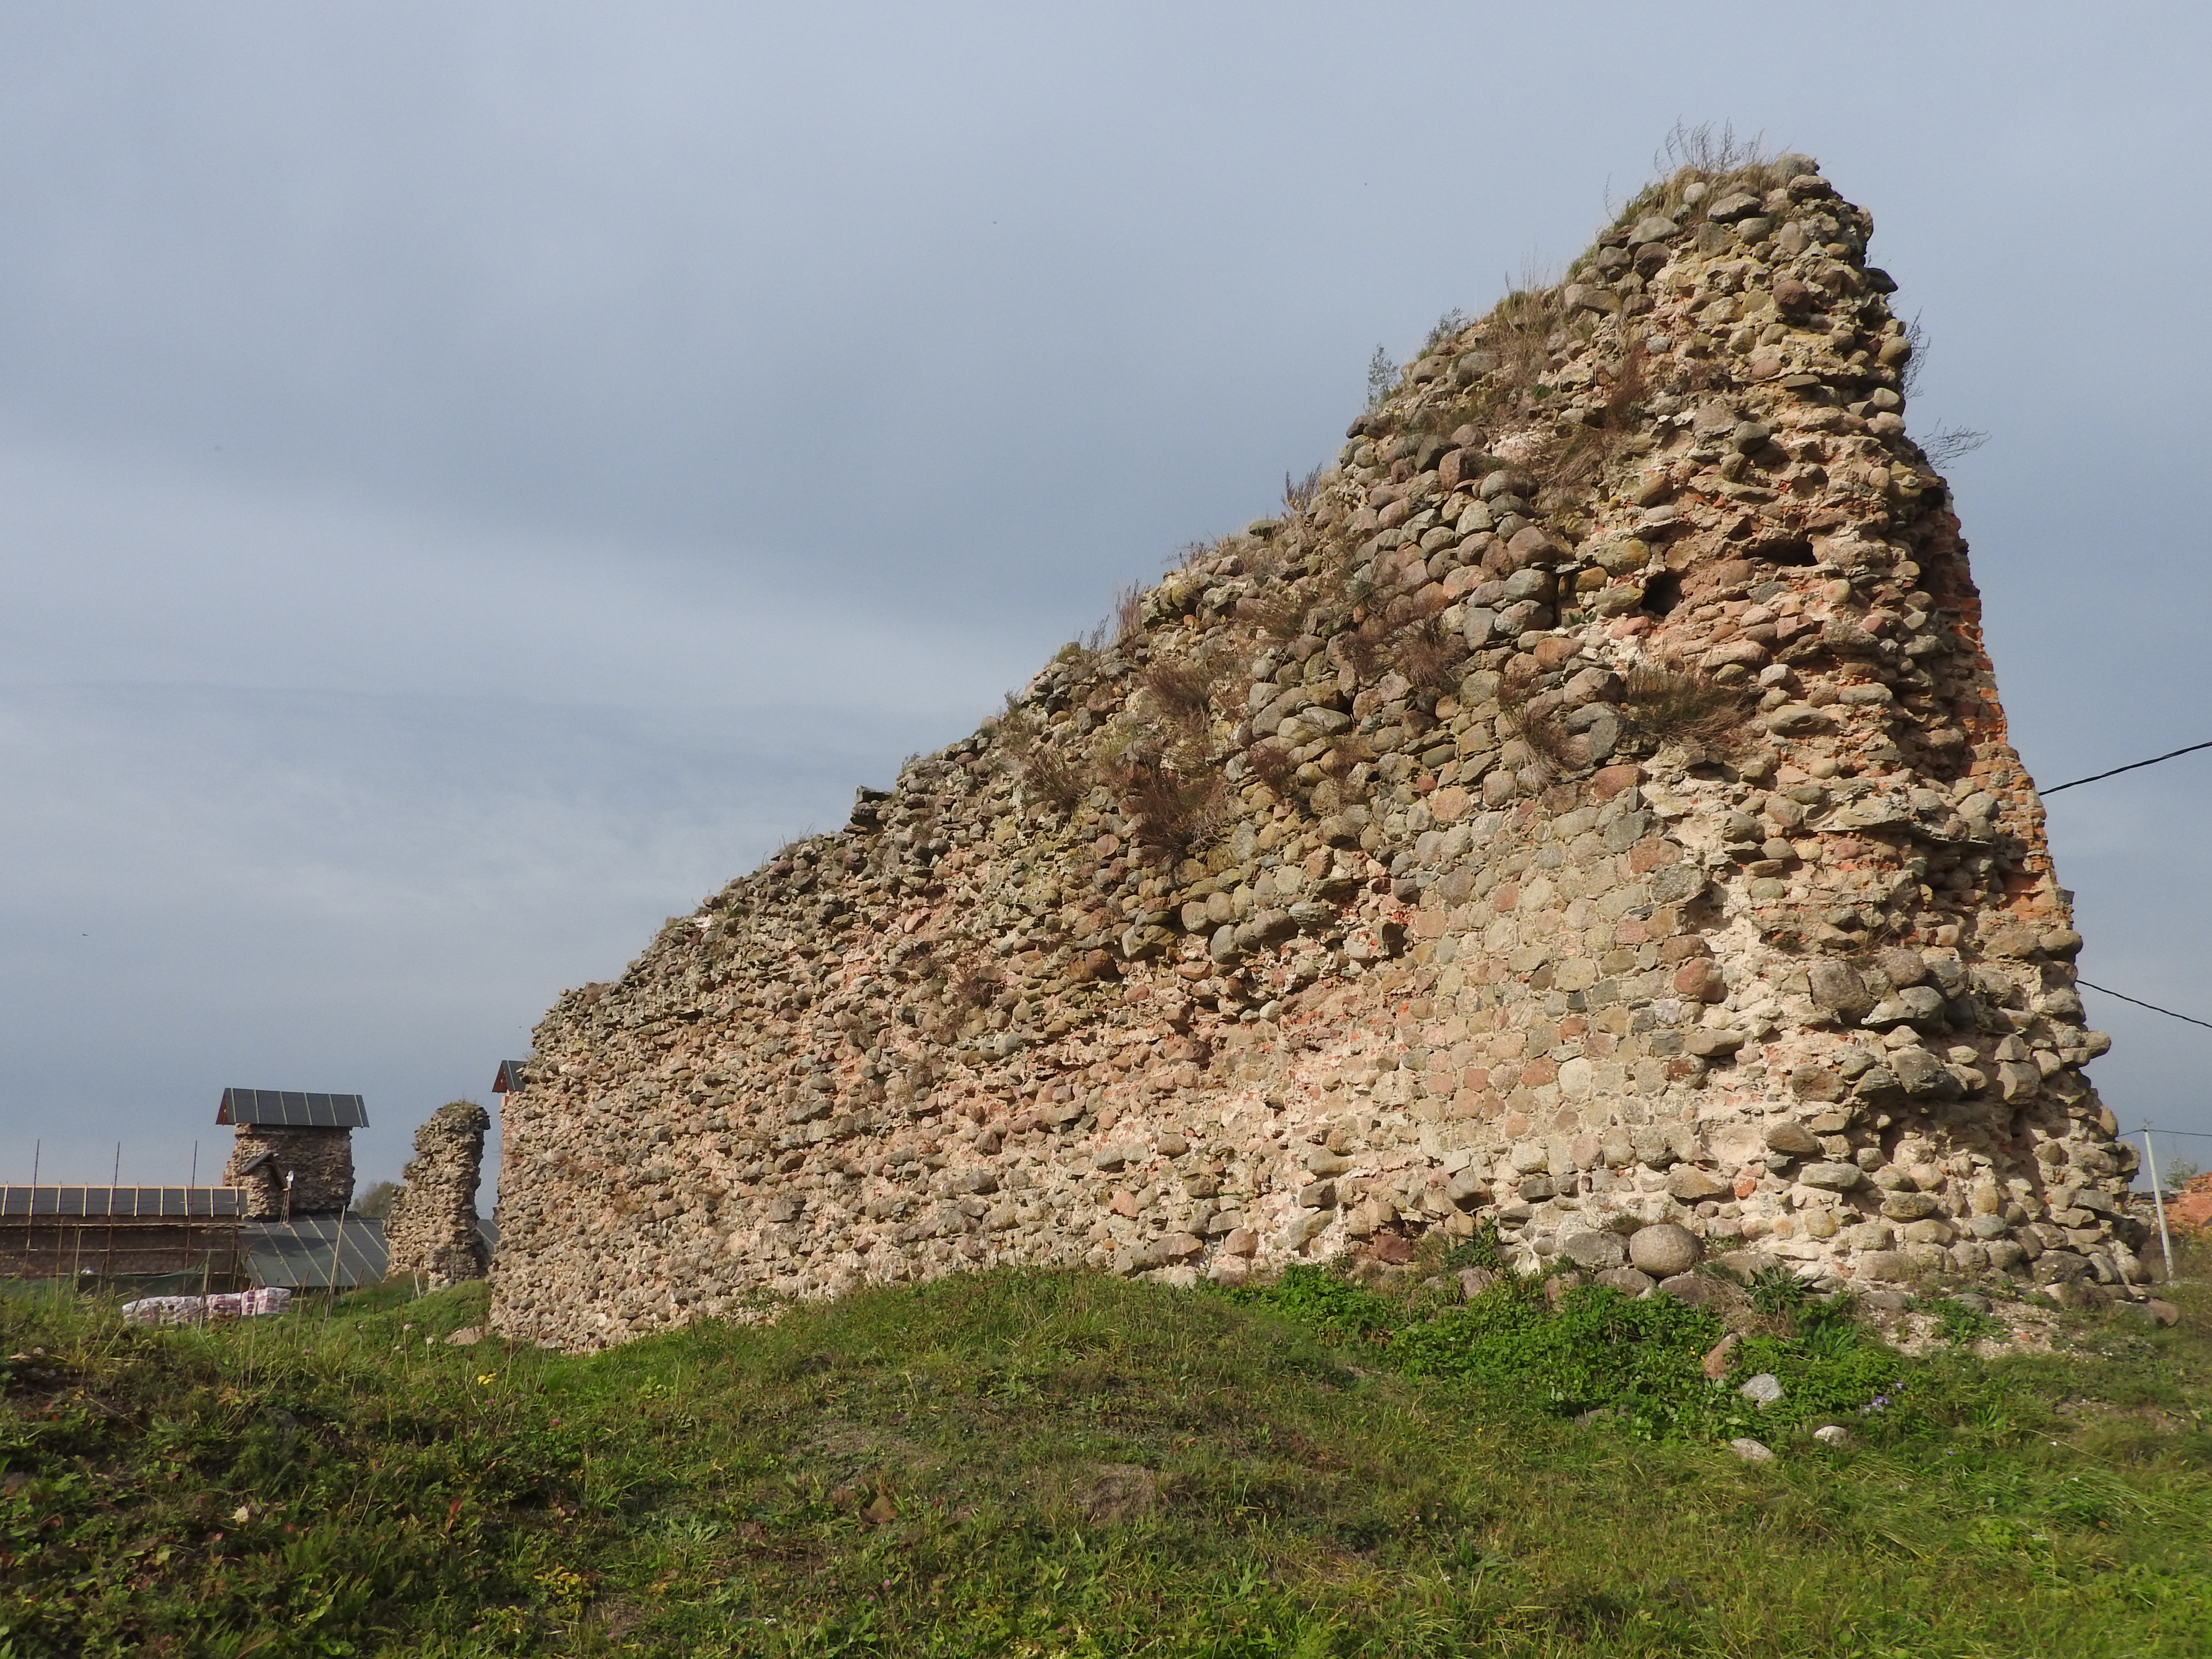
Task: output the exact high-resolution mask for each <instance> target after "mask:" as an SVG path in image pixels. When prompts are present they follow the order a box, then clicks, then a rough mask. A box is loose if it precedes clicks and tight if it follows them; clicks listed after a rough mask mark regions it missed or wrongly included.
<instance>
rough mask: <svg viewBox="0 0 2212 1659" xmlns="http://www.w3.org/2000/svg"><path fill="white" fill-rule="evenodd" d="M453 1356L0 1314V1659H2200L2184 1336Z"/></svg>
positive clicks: (371, 1334) (1503, 1297)
mask: <svg viewBox="0 0 2212 1659" xmlns="http://www.w3.org/2000/svg"><path fill="white" fill-rule="evenodd" d="M481 1317H482V1301H481V1291H479V1290H474V1289H471V1290H464V1291H451V1292H443V1293H441V1294H439V1295H436V1296H433V1297H425V1298H422V1299H421V1300H419V1301H412V1302H410V1301H406V1300H404V1297H402V1296H401V1295H400V1293H398V1292H397V1291H380V1292H371V1293H368V1294H366V1295H362V1296H356V1297H345V1298H342V1299H341V1300H340V1301H339V1302H338V1303H337V1304H335V1306H333V1307H331V1308H328V1309H317V1310H308V1311H307V1312H304V1313H302V1314H299V1315H295V1316H292V1317H289V1318H287V1319H284V1320H265V1321H256V1322H249V1323H247V1324H246V1325H243V1326H238V1327H231V1328H221V1329H214V1330H208V1331H171V1332H150V1333H149V1332H143V1331H137V1330H132V1329H128V1328H124V1327H122V1326H120V1325H119V1324H118V1323H117V1322H115V1321H114V1319H113V1318H112V1316H110V1315H106V1314H104V1313H102V1312H100V1311H99V1310H87V1309H80V1308H76V1307H70V1308H66V1309H61V1310H56V1309H53V1308H51V1307H45V1306H40V1305H35V1304H23V1303H20V1302H16V1303H7V1302H0V1342H4V1345H5V1347H4V1352H6V1354H7V1355H8V1356H9V1358H7V1359H6V1360H5V1362H4V1366H5V1369H4V1373H0V1375H4V1380H5V1407H4V1409H3V1410H0V1471H4V1475H3V1476H0V1486H4V1496H0V1659H33V1656H45V1655H48V1654H71V1655H74V1654H80V1653H82V1654H124V1653H130V1654H154V1655H161V1654H173V1655H186V1654H190V1655H196V1656H197V1655H211V1656H228V1655H246V1654H256V1655H265V1656H270V1659H276V1656H289V1655H350V1654H360V1655H370V1654H395V1655H396V1654H407V1655H420V1656H440V1655H454V1656H459V1655H495V1654H532V1653H548V1654H552V1653H559V1654H569V1653H576V1654H585V1653H644V1654H682V1655H685V1656H708V1655H720V1654H748V1655H750V1654H758V1655H787V1654H790V1655H797V1654H848V1653H849V1654H860V1653H880V1654H901V1655H904V1654H947V1655H951V1654H991V1655H1006V1656H1047V1655H1070V1656H1075V1655H1106V1654H1138V1653H1144V1654H1159V1655H1175V1656H1185V1655H1209V1656H1224V1659H1226V1656H1260V1655H1314V1656H1320V1655H1352V1654H1376V1655H1380V1654H1392V1655H1400V1654H1415V1655H1418V1654H1437V1655H1443V1654H1467V1653H1483V1654H1498V1655H1529V1656H1534V1655H1546V1656H1567V1655H1600V1654H1602V1655H1607V1656H1616V1655H1646V1654H1648V1655H1653V1656H1659V1655H1667V1656H1676V1655H1692V1654H1694V1655H1705V1654H1711V1655H1723V1654H1725V1655H1742V1654H1753V1653H1757V1654H1770V1653H1771V1654H1821V1655H1828V1654H1832V1655H1837V1656H1845V1655H1849V1656H1887V1655H1907V1654H1909V1655H1912V1656H1915V1659H1922V1656H1936V1655H1952V1654H1956V1655H1969V1654H1972V1655H1982V1654H2015V1653H2054V1654H2056V1653H2064V1654H2068V1655H2073V1656H2085V1659H2086V1656H2098V1655H2112V1656H2116V1659H2117V1656H2121V1655H2127V1656H2144V1655H2161V1654H2175V1655H2180V1654H2195V1653H2201V1652H2203V1642H2204V1635H2203V1632H2205V1630H2206V1629H2207V1628H2208V1627H2212V1568H2208V1565H2207V1563H2208V1562H2212V1431H2208V1428H2207V1425H2208V1423H2212V1417H2208V1415H2207V1409H2208V1406H2212V1392H2209V1391H2208V1389H2207V1388H2206V1384H2205V1370H2204V1362H2205V1360H2206V1358H2207V1357H2208V1355H2212V1333H2208V1329H2207V1321H2206V1318H2205V1311H2204V1310H2203V1308H2202V1307H2201V1306H2192V1308H2191V1310H2190V1314H2189V1316H2188V1318H2187V1319H2185V1322H2184V1323H2183V1325H2182V1326H2181V1327H2180V1328H2177V1329H2174V1330H2170V1331H2160V1330H2155V1329H2149V1328H2137V1327H2136V1326H2133V1325H2129V1324H2124V1323H2121V1322H2115V1321H2113V1320H2112V1319H2111V1318H2109V1317H2108V1316H2079V1317H2070V1316H2069V1322H2068V1328H2067V1333H2066V1334H2067V1335H2068V1338H2069V1340H2070V1341H2071V1342H2072V1343H2073V1344H2074V1345H2075V1346H2074V1350H2073V1352H2069V1353H2068V1354H2066V1355H2063V1356H2051V1355H2045V1356H2033V1355H2021V1356H2015V1357H2008V1358H2002V1359H1995V1360H1990V1359H1981V1358H1975V1357H1973V1355H1972V1353H1971V1352H1967V1351H1966V1350H1964V1349H1948V1350H1943V1351H1941V1352H1936V1353H1935V1354H1933V1355H1931V1356H1929V1357H1928V1358H1923V1359H1911V1358H1906V1357H1905V1356H1904V1355H1901V1354H1899V1353H1898V1352H1895V1351H1893V1350H1892V1349H1890V1348H1888V1347H1887V1346H1883V1345H1882V1344H1881V1343H1880V1342H1879V1341H1877V1340H1874V1339H1873V1338H1872V1337H1871V1336H1869V1334H1867V1333H1866V1332H1865V1331H1864V1330H1863V1328H1860V1327H1859V1326H1857V1324H1855V1323H1854V1322H1852V1321H1851V1320H1850V1318H1849V1317H1848V1316H1847V1310H1820V1309H1817V1308H1813V1307H1809V1306H1804V1305H1799V1306H1794V1307H1792V1306H1777V1307H1771V1308H1768V1309H1766V1310H1764V1311H1763V1312H1762V1313H1761V1314H1760V1316H1759V1318H1757V1319H1754V1320H1753V1321H1752V1324H1753V1329H1752V1331H1751V1332H1750V1334H1747V1335H1746V1336H1745V1337H1744V1339H1743V1340H1742V1341H1741V1343H1740V1344H1739V1346H1737V1347H1736V1349H1735V1350H1734V1351H1733V1352H1731V1353H1730V1355H1729V1366H1730V1369H1729V1374H1728V1377H1727V1379H1726V1380H1725V1381H1723V1382H1722V1383H1712V1382H1710V1381H1708V1380H1707V1378H1706V1376H1705V1372H1704V1370H1703V1367H1702V1364H1701V1360H1702V1356H1703V1355H1704V1354H1705V1352H1708V1351H1709V1350H1710V1348H1711V1346H1712V1345H1713V1342H1714V1341H1715V1340H1717V1339H1718V1337H1719V1335H1720V1322H1719V1320H1718V1319H1717V1318H1716V1317H1715V1316H1713V1315H1711V1314H1710V1313H1706V1312H1699V1311H1696V1310H1687V1309H1681V1308H1679V1307H1677V1306H1675V1305H1674V1304H1672V1303H1661V1302H1658V1301H1653V1302H1645V1303H1633V1302H1628V1301H1625V1300H1623V1299H1622V1298H1620V1297H1618V1296H1616V1295H1614V1294H1613V1293H1612V1292H1609V1291H1593V1290H1578V1291H1570V1292H1568V1293H1567V1294H1566V1295H1565V1297H1559V1298H1557V1299H1556V1304H1555V1301H1554V1298H1553V1297H1547V1296H1546V1295H1545V1294H1543V1292H1542V1291H1541V1287H1534V1286H1530V1285H1522V1284H1519V1283H1516V1282H1513V1281H1510V1280H1508V1281H1506V1282H1504V1283H1502V1284H1500V1285H1498V1287H1496V1288H1495V1289H1493V1290H1491V1291H1485V1292H1483V1293H1482V1294H1481V1295H1479V1296H1477V1297H1474V1300H1472V1301H1471V1302H1468V1303H1467V1304H1464V1305H1461V1304H1457V1302H1456V1301H1455V1300H1449V1301H1448V1300H1446V1299H1445V1298H1443V1297H1441V1296H1440V1295H1438V1294H1437V1292H1436V1291H1433V1290H1432V1291H1426V1292H1421V1291H1414V1292H1410V1293H1408V1294H1407V1296H1404V1297H1392V1296H1386V1295H1383V1294H1381V1293H1378V1292H1376V1291H1370V1290H1366V1289H1363V1288H1361V1287H1360V1286H1358V1285H1354V1284H1352V1283H1350V1282H1349V1281H1347V1280H1345V1279H1340V1278H1337V1277H1335V1276H1334V1275H1331V1274H1328V1273H1323V1272H1321V1271H1319V1270H1305V1271H1301V1272H1298V1273H1292V1274H1291V1275H1288V1276H1286V1277H1285V1279H1283V1280H1282V1281H1281V1282H1279V1284H1277V1285H1273V1286H1270V1287H1267V1288H1266V1289H1264V1290H1260V1291H1251V1292H1246V1293H1243V1294H1242V1295H1241V1297H1229V1296H1225V1295H1223V1294H1219V1293H1214V1292H1207V1291H1170V1290H1165V1289H1162V1288H1159V1287H1157V1286H1149V1285H1132V1284H1127V1283H1124V1282H1121V1281H1118V1280H1114V1279H1103V1278H1097V1277H1093V1276H1089V1275H1082V1274H1054V1273H992V1274H985V1275H980V1276H976V1277H973V1278H966V1279H951V1280H946V1281H943V1282H940V1283H938V1284H934V1285H927V1286H924V1287H921V1288H918V1289H897V1290H885V1291H875V1292H872V1293H869V1294H866V1295H862V1296H858V1297H852V1298H850V1299H848V1300H847V1301H844V1302H841V1303H836V1304H829V1305H825V1306H809V1307H804V1308H798V1309H793V1310H790V1311H789V1312H787V1314H786V1315H785V1316H784V1317H783V1318H782V1319H781V1321H779V1322H777V1323H776V1324H775V1325H773V1326H769V1327H763V1328H730V1327H720V1326H708V1327H702V1328H696V1329H693V1330H691V1331H689V1332H686V1333H684V1334H679V1335H676V1336H671V1337H667V1338H662V1339H656V1340H648V1341H644V1342H640V1343H636V1344H635V1345H632V1346H629V1347H625V1348H622V1349H618V1350H616V1351H614V1352H610V1353H605V1354H601V1355H597V1356H592V1357H589V1358H568V1357H562V1356H559V1355H554V1354H548V1353H541V1352H537V1351H534V1350H527V1349H507V1348H505V1347H503V1346H501V1345H500V1344H497V1343H496V1342H483V1343H479V1344H477V1345H476V1346H448V1345H447V1344H446V1343H444V1342H443V1341H442V1340H439V1339H441V1337H442V1336H443V1335H444V1334H447V1332H449V1331H451V1330H453V1329H454V1328H457V1327H459V1326H462V1325H465V1324H472V1323H475V1322H478V1321H479V1320H480V1319H481ZM1959 1334H1972V1333H1971V1331H1962V1332H1960V1333H1959ZM1751 1370H1763V1371H1770V1372H1772V1373H1773V1374H1774V1375H1776V1376H1778V1377H1779V1378H1780V1379H1781V1381H1782V1383H1783V1384H1784V1389H1785V1393H1784V1398H1783V1400H1782V1401H1779V1402H1778V1403H1777V1404H1776V1405H1775V1406H1773V1407H1765V1408H1760V1407H1754V1406H1752V1405H1751V1404H1749V1402H1747V1401H1745V1400H1744V1399H1743V1398H1742V1397H1741V1395H1739V1394H1738V1392H1737V1390H1736V1389H1735V1386H1734V1384H1735V1383H1737V1382H1740V1381H1741V1378H1742V1376H1745V1375H1746V1374H1747V1373H1748V1372H1749V1371H1751ZM1876 1399H1881V1400H1882V1401H1886V1402H1887V1403H1888V1405H1889V1406H1892V1407H1896V1408H1894V1409H1877V1410H1871V1411H1862V1410H1861V1409H1860V1407H1863V1406H1869V1405H1871V1404H1872V1403H1873V1402H1874V1401H1875V1400H1876ZM1822 1422H1841V1423H1845V1424H1846V1425H1848V1426H1849V1427H1850V1430H1851V1433H1852V1443H1851V1444H1850V1446H1848V1447H1846V1448H1845V1449H1841V1450H1830V1449H1826V1448H1823V1447H1820V1446H1817V1445H1816V1444H1814V1443H1813V1442H1812V1441H1811V1440H1810V1439H1809V1437H1808V1429H1809V1428H1810V1427H1812V1426H1817V1425H1819V1424H1820V1423H1822ZM1738 1433H1748V1434H1754V1435H1756V1436H1757V1437H1759V1438H1761V1439H1763V1440H1765V1441H1766V1442H1767V1443H1769V1444H1771V1445H1772V1446H1773V1447H1774V1448H1775V1449H1777V1450H1778V1453H1779V1454H1780V1455H1778V1458H1777V1459H1776V1460H1775V1461H1774V1462H1769V1463H1764V1464H1756V1465H1753V1464H1747V1463H1744V1462H1740V1461H1739V1460H1738V1459H1737V1458H1736V1457H1735V1456H1734V1455H1732V1454H1730V1453H1729V1450H1728V1449H1727V1448H1726V1446H1725V1444H1724V1443H1722V1439H1723V1437H1726V1436H1729V1435H1732V1434H1738Z"/></svg>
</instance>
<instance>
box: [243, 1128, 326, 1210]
mask: <svg viewBox="0 0 2212 1659" xmlns="http://www.w3.org/2000/svg"><path fill="white" fill-rule="evenodd" d="M264 1152H267V1153H270V1155H271V1156H270V1159H269V1161H268V1162H267V1163H266V1164H263V1165H262V1166H261V1167H260V1168H259V1169H258V1170H254V1171H253V1172H252V1174H250V1175H247V1174H243V1173H241V1171H243V1170H244V1169H245V1168H246V1165H247V1164H251V1163H252V1161H253V1160H254V1159H255V1158H258V1157H259V1156H260V1155H261V1154H262V1153H264ZM288 1172H289V1174H290V1175H291V1176H292V1191H291V1197H290V1202H289V1213H291V1214H293V1215H334V1214H337V1213H338V1212H341V1211H343V1209H344V1208H345V1207H346V1206H348V1205H349V1204H350V1203H352V1202H353V1131H352V1130H350V1129H330V1128H308V1127H295V1126H292V1125H287V1124H281V1123H242V1124H240V1126H239V1127H238V1130H237V1133H236V1135H235V1137H234V1139H233V1140H232V1142H231V1147H230V1158H229V1161H228V1163H226V1164H224V1165H223V1171H222V1184H223V1185H224V1186H226V1187H242V1188H245V1189H246V1219H247V1220H249V1221H281V1220H283V1218H284V1216H285V1215H286V1213H287V1207H288V1206H287V1203H286V1198H285V1192H284V1176H285V1175H286V1174H287V1173H288Z"/></svg>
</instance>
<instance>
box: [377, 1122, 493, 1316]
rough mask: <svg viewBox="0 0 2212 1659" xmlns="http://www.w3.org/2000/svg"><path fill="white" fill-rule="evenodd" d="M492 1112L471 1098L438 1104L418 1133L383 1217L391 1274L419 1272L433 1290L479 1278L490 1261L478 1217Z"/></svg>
mask: <svg viewBox="0 0 2212 1659" xmlns="http://www.w3.org/2000/svg"><path fill="white" fill-rule="evenodd" d="M490 1127H491V1114H490V1113H489V1112H487V1111H486V1110H484V1109H483V1107H481V1106H479V1105H477V1103H476V1102H474V1101H472V1100H456V1101H452V1102H449V1103H447V1104H446V1105H443V1106H441V1107H440V1108H439V1109H437V1110H436V1111H435V1112H433V1113H431V1114H430V1115H429V1116H428V1118H426V1119H424V1120H423V1122H422V1127H421V1128H419V1129H417V1130H416V1132H415V1156H414V1157H413V1158H410V1159H409V1160H408V1163H407V1167H406V1168H405V1169H404V1170H402V1171H401V1172H400V1181H401V1182H402V1185H401V1187H400V1188H399V1192H398V1195H397V1196H396V1197H394V1198H393V1200H392V1213H391V1214H390V1216H389V1217H387V1218H386V1221H385V1224H384V1237H385V1240H386V1246H387V1248H388V1250H389V1255H390V1260H389V1265H388V1269H387V1271H388V1272H389V1273H391V1274H392V1277H393V1278H395V1279H396V1278H398V1277H400V1276H402V1275H403V1274H404V1275H410V1276H413V1277H416V1278H419V1279H422V1281H423V1284H424V1285H425V1286H426V1287H427V1288H428V1289H431V1290H438V1289H442V1288H443V1287H444V1286H446V1285H458V1284H459V1283H460V1282H461V1281H462V1280H464V1279H482V1278H483V1276H484V1273H485V1270H486V1269H487V1268H488V1267H489V1265H490V1252H489V1250H488V1249H485V1247H484V1239H483V1231H482V1230H481V1229H480V1228H479V1227H478V1225H477V1185H478V1183H479V1182H481V1180H482V1179H483V1144H484V1133H485V1132H486V1131H487V1130H489V1128H490Z"/></svg>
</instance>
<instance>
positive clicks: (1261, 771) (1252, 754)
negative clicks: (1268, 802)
mask: <svg viewBox="0 0 2212 1659" xmlns="http://www.w3.org/2000/svg"><path fill="white" fill-rule="evenodd" d="M1244 763H1245V764H1246V765H1247V766H1249V767H1250V768H1251V769H1252V775H1253V776H1254V777H1255V778H1257V779H1258V780H1259V781H1261V783H1264V784H1266V785H1267V787H1268V788H1270V789H1272V790H1273V791H1274V792H1275V793H1277V794H1278V795H1287V794H1288V793H1290V790H1291V780H1292V779H1294V778H1296V777H1297V774H1298V763H1297V762H1296V761H1294V760H1292V759H1291V751H1290V750H1289V749H1288V748H1286V747H1285V746H1284V744H1281V743H1279V742H1278V741H1277V740H1276V739H1275V738H1261V740H1260V741H1259V742H1257V743H1255V744H1253V745H1252V746H1251V747H1250V748H1249V749H1248V750H1245V751H1244Z"/></svg>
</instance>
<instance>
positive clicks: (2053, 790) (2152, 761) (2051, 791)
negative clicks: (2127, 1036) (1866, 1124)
mask: <svg viewBox="0 0 2212 1659" xmlns="http://www.w3.org/2000/svg"><path fill="white" fill-rule="evenodd" d="M2200 749H2212V743H2192V744H2190V745H2189V747H2188V748H2186V749H2176V750H2172V751H2171V752H2169V753H2166V754H2163V755H2153V756H2152V757H2150V758H2149V759H2148V760H2139V761H2130V762H2129V763H2127V764H2126V765H2125V766H2115V767H2114V768H2113V769H2112V770H2111V771H2109V772H2092V773H2091V774H2090V775H2088V776H2087V777H2086V778H2076V779H2075V780H2074V781H2073V782H2072V783H2054V784H2052V785H2051V787H2050V788H2048V789H2045V790H2042V791H2040V792H2039V793H2042V794H2045V795H2055V794H2057V793H2058V792H2059V791H2060V790H2062V789H2072V788H2074V787H2076V786H2077V785H2080V784H2084V783H2094V782H2096V781H2098V780H2099V779H2100V778H2117V777H2118V776H2119V775H2120V774H2121V773H2123V772H2134V771H2138V770H2140V769H2142V768H2143V767H2146V766H2155V765H2157V764H2158V763H2160V761H2170V760H2172V759H2173V758H2175V757H2177V756H2180V755H2193V754H2195V753H2196V752H2197V750H2200ZM2112 994H2113V995H2114V996H2118V994H2119V993H2118V992H2117V991H2115V992H2113V993H2112ZM2159 1012H2160V1013H2164V1012H2166V1010H2165V1009H2163V1008H2161V1009H2160V1010H2159ZM2198 1023H2199V1024H2203V1022H2202V1021H2199V1022H2198Z"/></svg>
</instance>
